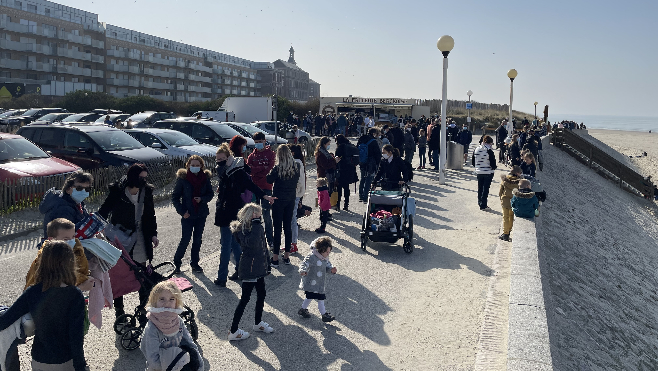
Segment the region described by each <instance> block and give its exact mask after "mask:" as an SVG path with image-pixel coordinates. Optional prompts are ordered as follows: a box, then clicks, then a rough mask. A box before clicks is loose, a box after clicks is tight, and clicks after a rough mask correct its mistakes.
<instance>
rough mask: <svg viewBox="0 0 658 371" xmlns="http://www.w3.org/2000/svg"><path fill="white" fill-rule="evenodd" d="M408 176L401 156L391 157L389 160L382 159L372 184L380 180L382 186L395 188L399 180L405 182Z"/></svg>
mask: <svg viewBox="0 0 658 371" xmlns="http://www.w3.org/2000/svg"><path fill="white" fill-rule="evenodd" d="M410 178H411V174H409V172H408V168H407V165H406V164H405V162H404V160H403V159H402V157H393V159H392V160H391V161H390V162H389V161H388V160H387V159H382V161H381V163H380V164H379V170H378V171H377V175H375V179H374V181H373V184H376V183H377V182H378V181H380V180H381V181H382V186H383V187H384V188H397V187H399V182H400V181H401V180H403V181H405V182H407V181H409V179H410Z"/></svg>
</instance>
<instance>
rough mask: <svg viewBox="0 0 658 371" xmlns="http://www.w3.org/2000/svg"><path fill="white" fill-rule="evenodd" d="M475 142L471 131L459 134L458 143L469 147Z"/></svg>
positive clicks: (463, 131)
mask: <svg viewBox="0 0 658 371" xmlns="http://www.w3.org/2000/svg"><path fill="white" fill-rule="evenodd" d="M472 141H473V133H471V131H470V130H468V129H466V130H462V131H460V132H459V139H458V143H459V144H461V145H463V146H464V147H468V146H469V145H471V142H472Z"/></svg>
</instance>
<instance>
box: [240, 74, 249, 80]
mask: <svg viewBox="0 0 658 371" xmlns="http://www.w3.org/2000/svg"><path fill="white" fill-rule="evenodd" d="M240 77H242V78H243V79H246V78H247V77H249V73H247V72H242V73H241V74H240Z"/></svg>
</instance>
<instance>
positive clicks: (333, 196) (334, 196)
mask: <svg viewBox="0 0 658 371" xmlns="http://www.w3.org/2000/svg"><path fill="white" fill-rule="evenodd" d="M330 201H331V207H334V206H336V205H337V204H338V192H337V191H336V190H334V191H333V192H332V193H331V198H330Z"/></svg>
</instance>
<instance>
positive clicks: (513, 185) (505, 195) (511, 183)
mask: <svg viewBox="0 0 658 371" xmlns="http://www.w3.org/2000/svg"><path fill="white" fill-rule="evenodd" d="M500 178H501V182H500V190H499V191H498V197H500V204H501V205H502V206H503V208H504V209H511V208H512V204H511V203H510V201H511V200H512V196H513V194H512V192H513V191H514V190H515V189H517V188H519V180H521V178H519V177H517V176H515V175H512V174H509V175H502V176H501V177H500Z"/></svg>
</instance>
